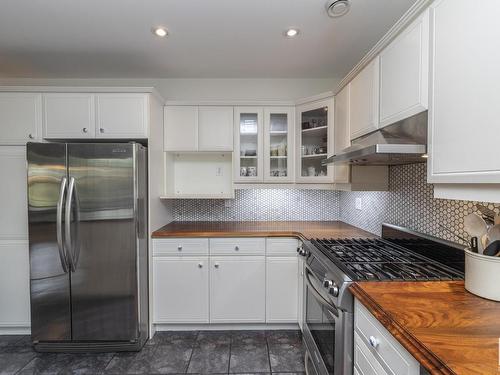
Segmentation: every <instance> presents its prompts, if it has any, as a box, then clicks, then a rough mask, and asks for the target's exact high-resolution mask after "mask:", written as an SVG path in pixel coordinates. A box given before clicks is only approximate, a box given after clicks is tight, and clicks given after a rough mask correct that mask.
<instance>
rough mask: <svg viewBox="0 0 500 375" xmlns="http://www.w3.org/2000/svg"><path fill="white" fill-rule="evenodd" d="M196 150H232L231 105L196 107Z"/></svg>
mask: <svg viewBox="0 0 500 375" xmlns="http://www.w3.org/2000/svg"><path fill="white" fill-rule="evenodd" d="M198 150H199V151H233V107H217V106H203V107H199V108H198Z"/></svg>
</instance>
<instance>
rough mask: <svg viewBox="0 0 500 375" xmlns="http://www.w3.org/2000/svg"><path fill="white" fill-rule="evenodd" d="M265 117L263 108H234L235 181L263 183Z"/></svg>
mask: <svg viewBox="0 0 500 375" xmlns="http://www.w3.org/2000/svg"><path fill="white" fill-rule="evenodd" d="M263 116H264V113H263V109H262V108H261V107H236V108H234V176H235V181H238V182H262V181H263V174H264V171H263V164H264V163H263V158H262V153H263V150H264V148H263V144H262V143H263V142H262V140H263V136H262V132H263V120H262V119H263Z"/></svg>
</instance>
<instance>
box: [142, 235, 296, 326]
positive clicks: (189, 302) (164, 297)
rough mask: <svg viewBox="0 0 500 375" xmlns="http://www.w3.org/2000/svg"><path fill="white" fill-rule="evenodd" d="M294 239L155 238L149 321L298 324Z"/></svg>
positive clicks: (163, 322)
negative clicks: (151, 315) (150, 318)
mask: <svg viewBox="0 0 500 375" xmlns="http://www.w3.org/2000/svg"><path fill="white" fill-rule="evenodd" d="M297 245H298V241H297V239H295V238H267V239H266V238H211V239H207V238H168V239H155V240H153V251H152V253H153V261H152V283H153V286H152V289H153V298H152V302H151V303H152V311H153V324H157V325H162V324H208V323H213V324H242V325H244V324H255V323H268V324H296V323H297V322H298V321H299V320H300V319H301V315H302V314H301V313H299V311H300V310H299V309H301V308H302V291H303V288H302V273H301V271H302V267H303V261H302V259H300V265H299V259H298V257H297Z"/></svg>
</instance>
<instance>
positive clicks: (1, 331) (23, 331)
mask: <svg viewBox="0 0 500 375" xmlns="http://www.w3.org/2000/svg"><path fill="white" fill-rule="evenodd" d="M0 335H31V328H30V327H29V326H7V325H0Z"/></svg>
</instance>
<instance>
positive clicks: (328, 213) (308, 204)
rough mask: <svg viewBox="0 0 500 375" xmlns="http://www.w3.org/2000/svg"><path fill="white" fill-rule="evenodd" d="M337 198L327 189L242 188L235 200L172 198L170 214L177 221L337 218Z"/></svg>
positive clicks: (336, 193) (337, 193)
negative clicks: (171, 213)
mask: <svg viewBox="0 0 500 375" xmlns="http://www.w3.org/2000/svg"><path fill="white" fill-rule="evenodd" d="M339 197H340V193H339V192H338V191H329V190H305V189H304V190H293V189H244V190H236V196H235V199H234V200H223V199H180V200H175V201H174V202H173V215H174V220H176V221H232V220H235V221H239V220H242V221H288V220H303V221H314V220H338V219H339ZM226 204H228V205H230V206H229V207H227V206H226Z"/></svg>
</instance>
